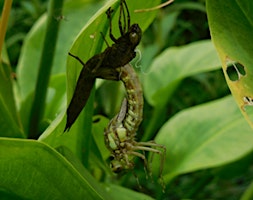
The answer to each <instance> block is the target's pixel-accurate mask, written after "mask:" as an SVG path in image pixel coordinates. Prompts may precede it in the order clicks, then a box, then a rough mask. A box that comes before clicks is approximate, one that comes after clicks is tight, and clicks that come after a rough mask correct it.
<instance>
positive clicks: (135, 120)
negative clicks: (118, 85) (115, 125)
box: [118, 64, 143, 135]
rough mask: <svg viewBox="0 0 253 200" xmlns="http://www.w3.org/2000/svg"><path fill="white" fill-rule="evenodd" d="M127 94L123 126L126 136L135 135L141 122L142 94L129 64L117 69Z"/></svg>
mask: <svg viewBox="0 0 253 200" xmlns="http://www.w3.org/2000/svg"><path fill="white" fill-rule="evenodd" d="M118 70H119V71H120V79H121V80H122V82H123V84H124V86H125V88H126V93H127V113H126V118H125V119H124V120H123V125H124V127H125V128H126V129H127V134H128V135H135V134H136V131H137V130H138V127H139V125H140V123H141V121H142V110H143V93H142V88H141V85H140V81H139V78H138V76H137V74H136V72H135V71H134V69H133V67H132V66H131V65H130V64H127V65H125V66H124V67H121V68H119V69H118Z"/></svg>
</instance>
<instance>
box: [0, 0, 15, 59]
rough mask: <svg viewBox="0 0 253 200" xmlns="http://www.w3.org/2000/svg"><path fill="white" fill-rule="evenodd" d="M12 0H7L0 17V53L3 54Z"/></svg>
mask: <svg viewBox="0 0 253 200" xmlns="http://www.w3.org/2000/svg"><path fill="white" fill-rule="evenodd" d="M11 5H12V0H5V1H4V7H3V11H2V17H1V19H0V55H1V54H2V48H3V43H4V37H5V34H6V29H7V24H8V19H9V15H10V10H11Z"/></svg>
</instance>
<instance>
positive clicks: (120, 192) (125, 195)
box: [106, 184, 153, 200]
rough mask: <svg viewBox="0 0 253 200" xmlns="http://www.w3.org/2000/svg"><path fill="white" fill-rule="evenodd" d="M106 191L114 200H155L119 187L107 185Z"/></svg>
mask: <svg viewBox="0 0 253 200" xmlns="http://www.w3.org/2000/svg"><path fill="white" fill-rule="evenodd" d="M106 189H107V191H108V193H109V194H110V195H111V196H112V197H113V198H114V199H120V200H129V199H136V200H144V199H145V200H152V199H153V198H151V197H149V196H147V195H145V194H142V193H138V192H135V191H132V190H129V189H126V188H124V187H121V186H117V185H112V184H111V185H106Z"/></svg>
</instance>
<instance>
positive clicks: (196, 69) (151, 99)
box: [142, 40, 220, 141]
mask: <svg viewBox="0 0 253 200" xmlns="http://www.w3.org/2000/svg"><path fill="white" fill-rule="evenodd" d="M219 68H220V61H219V59H218V57H217V53H216V51H215V49H214V46H213V44H212V42H211V41H210V40H204V41H198V42H194V43H191V44H188V45H185V46H181V47H170V48H168V49H166V50H164V51H163V52H162V53H161V54H160V55H159V56H157V58H155V59H154V61H153V63H152V64H151V67H150V71H149V72H148V73H147V74H143V75H142V79H143V91H144V96H145V98H146V100H147V101H148V103H149V104H151V105H152V106H154V111H153V114H152V118H151V121H150V123H149V124H148V126H147V127H146V130H145V134H144V136H143V138H142V140H143V141H146V140H150V139H152V138H153V134H154V133H155V131H156V130H157V129H158V128H159V127H160V124H161V123H160V121H162V120H163V118H164V117H163V116H165V113H164V112H166V109H164V107H165V106H166V104H167V103H168V101H169V99H170V97H171V96H172V95H173V93H174V91H175V90H176V89H177V86H178V85H179V84H180V82H181V81H182V79H183V78H186V77H189V76H192V75H194V74H198V73H202V72H208V71H212V70H215V69H219Z"/></svg>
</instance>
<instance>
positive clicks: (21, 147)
mask: <svg viewBox="0 0 253 200" xmlns="http://www.w3.org/2000/svg"><path fill="white" fill-rule="evenodd" d="M72 160H73V158H72ZM0 179H1V181H0V188H4V189H5V190H6V191H8V192H9V193H11V194H15V195H17V196H19V197H20V198H22V199H34V200H35V199H111V198H108V197H107V196H108V195H107V194H106V192H105V191H103V188H100V189H95V188H94V187H101V186H99V185H98V183H96V181H95V180H94V179H92V177H91V176H90V174H89V173H88V172H87V171H84V170H82V174H80V171H77V169H76V168H75V167H74V166H73V165H71V163H69V162H68V161H67V160H66V159H65V158H64V157H63V156H61V155H60V154H59V153H58V152H56V151H55V150H53V149H52V148H50V147H49V146H47V145H45V144H43V143H40V142H37V141H32V140H18V139H5V138H1V139H0ZM91 179H92V180H91ZM94 183H95V184H96V185H95V186H94Z"/></svg>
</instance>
